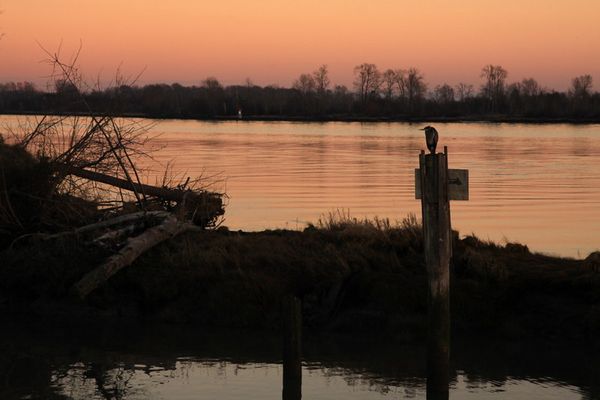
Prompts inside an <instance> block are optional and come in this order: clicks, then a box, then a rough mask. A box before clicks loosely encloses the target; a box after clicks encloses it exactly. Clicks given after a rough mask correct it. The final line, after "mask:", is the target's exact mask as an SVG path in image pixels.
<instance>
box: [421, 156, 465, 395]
mask: <svg viewBox="0 0 600 400" xmlns="http://www.w3.org/2000/svg"><path fill="white" fill-rule="evenodd" d="M419 167H420V168H419V169H418V170H416V171H415V197H416V198H417V199H419V198H420V199H421V211H422V218H423V241H424V251H425V264H426V267H427V276H428V285H429V287H428V290H429V293H428V306H429V324H428V325H429V330H428V340H427V398H428V399H447V398H448V374H449V372H448V368H449V360H450V258H451V256H452V232H451V222H450V200H468V171H467V170H448V149H447V147H444V153H432V154H425V152H424V151H422V152H421V154H420V155H419Z"/></svg>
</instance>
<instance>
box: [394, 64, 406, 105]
mask: <svg viewBox="0 0 600 400" xmlns="http://www.w3.org/2000/svg"><path fill="white" fill-rule="evenodd" d="M406 74H407V71H405V70H403V69H395V70H394V80H395V82H396V87H397V88H398V97H400V98H402V99H405V98H406Z"/></svg>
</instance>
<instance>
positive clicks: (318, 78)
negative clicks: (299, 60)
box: [312, 64, 331, 94]
mask: <svg viewBox="0 0 600 400" xmlns="http://www.w3.org/2000/svg"><path fill="white" fill-rule="evenodd" d="M312 76H313V80H314V81H315V88H316V90H317V92H318V93H320V94H323V93H325V92H326V91H327V89H329V85H330V84H331V81H330V80H329V71H328V69H327V65H326V64H323V65H321V66H320V67H319V68H317V70H316V71H314V72H313V74H312Z"/></svg>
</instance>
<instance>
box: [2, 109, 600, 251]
mask: <svg viewBox="0 0 600 400" xmlns="http://www.w3.org/2000/svg"><path fill="white" fill-rule="evenodd" d="M15 120H16V117H11V116H0V125H1V124H4V123H9V122H11V121H12V122H13V123H14V121H15ZM434 125H435V126H436V128H437V129H438V131H439V132H440V135H441V136H440V143H439V145H440V146H444V145H447V146H448V147H449V152H450V154H449V160H450V167H451V168H468V169H469V170H470V179H471V182H470V195H471V196H470V200H469V201H468V202H456V203H455V204H454V205H453V226H454V227H455V228H456V229H458V230H460V231H461V233H464V234H469V233H472V232H473V233H476V234H477V235H479V236H481V237H482V238H484V239H487V238H489V239H492V240H496V241H502V240H503V239H505V238H507V239H508V240H512V241H520V242H522V243H526V244H527V245H528V246H529V247H530V248H531V249H533V250H536V251H544V252H550V253H557V254H561V255H565V256H574V257H585V256H587V255H588V254H589V253H590V252H592V251H594V250H597V249H598V242H597V238H598V237H600V172H598V171H600V157H594V156H600V125H593V124H592V125H566V124H565V125H559V124H554V125H519V124H481V123H462V124H461V123H448V124H442V123H439V124H437V123H436V124H434ZM421 126H422V124H407V123H290V122H246V121H233V122H218V123H216V122H199V121H178V120H170V121H157V125H156V126H154V127H153V131H152V134H153V135H154V134H159V135H160V136H159V137H158V138H157V141H156V146H157V147H158V148H160V150H159V151H158V153H157V154H156V155H155V156H156V159H157V160H158V161H159V162H161V163H163V164H166V163H167V162H168V161H174V162H175V164H174V165H175V170H176V171H177V172H180V173H186V174H188V175H200V174H204V175H205V176H206V175H214V174H216V173H222V175H221V176H222V177H224V178H226V182H225V183H224V184H222V185H220V186H219V187H218V188H217V189H219V190H225V191H226V192H227V194H228V195H229V198H230V199H229V205H228V208H227V211H226V215H225V217H226V221H225V224H226V225H228V226H229V227H230V228H232V229H244V230H262V229H265V228H286V227H287V228H295V227H296V226H298V227H299V228H302V227H303V226H304V223H305V222H307V221H311V222H315V221H317V220H318V218H319V217H320V216H321V215H322V214H323V213H327V212H329V211H331V210H336V209H342V208H343V209H349V210H350V212H351V213H352V215H353V216H356V217H373V216H379V217H382V218H385V217H388V218H390V219H391V220H392V221H393V220H396V219H402V218H403V217H405V216H406V214H407V213H409V212H412V213H415V214H417V215H419V214H420V209H419V207H420V206H419V202H418V201H415V200H414V182H413V172H412V171H413V169H414V168H415V167H416V164H417V155H418V153H419V151H420V150H421V149H422V148H423V138H422V132H420V131H419V130H418V128H420V127H421ZM162 176H163V175H162V172H161V171H160V169H158V168H155V169H154V174H150V175H149V176H148V180H150V181H151V182H153V183H154V182H155V181H156V180H157V179H158V180H159V181H160V180H161V179H162Z"/></svg>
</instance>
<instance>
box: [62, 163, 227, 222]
mask: <svg viewBox="0 0 600 400" xmlns="http://www.w3.org/2000/svg"><path fill="white" fill-rule="evenodd" d="M65 169H66V173H68V174H70V175H75V176H78V177H80V178H83V179H88V180H90V181H94V182H99V183H104V184H106V185H110V186H114V187H118V188H120V189H123V190H129V191H131V192H136V193H142V194H143V195H144V196H151V197H157V198H160V199H162V200H166V201H174V202H176V203H178V204H179V205H183V207H184V214H185V215H187V216H189V217H190V218H191V219H192V220H193V222H194V223H195V224H196V225H200V226H207V225H210V224H211V223H212V222H214V220H215V219H216V218H217V217H219V216H220V215H223V214H224V212H225V211H224V209H223V199H222V194H220V193H212V192H208V191H192V190H182V189H173V188H168V187H159V186H152V185H146V184H142V183H135V182H130V181H128V180H126V179H121V178H115V177H114V176H110V175H106V174H102V173H100V172H96V171H90V170H87V169H83V168H77V167H73V166H65ZM184 203H185V204H184Z"/></svg>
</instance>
